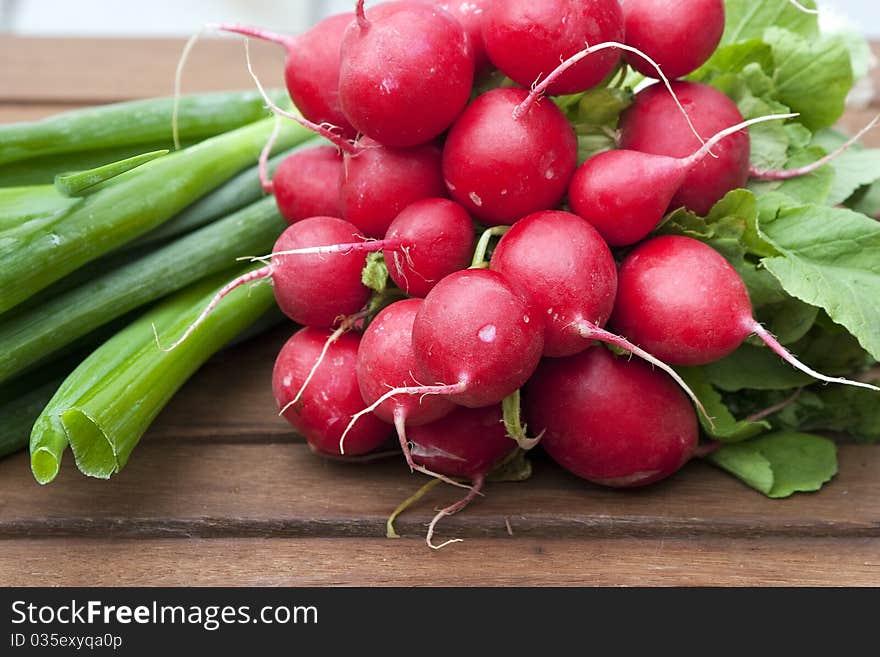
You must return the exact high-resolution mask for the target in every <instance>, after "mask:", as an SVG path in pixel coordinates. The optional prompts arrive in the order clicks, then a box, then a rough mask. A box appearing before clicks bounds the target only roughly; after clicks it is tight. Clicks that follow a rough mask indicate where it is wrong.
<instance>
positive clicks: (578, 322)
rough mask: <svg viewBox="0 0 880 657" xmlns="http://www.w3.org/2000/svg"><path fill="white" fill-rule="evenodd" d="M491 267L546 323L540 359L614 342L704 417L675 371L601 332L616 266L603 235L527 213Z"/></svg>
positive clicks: (581, 224)
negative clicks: (666, 379) (662, 375)
mask: <svg viewBox="0 0 880 657" xmlns="http://www.w3.org/2000/svg"><path fill="white" fill-rule="evenodd" d="M490 266H491V268H492V270H493V271H497V272H498V273H499V274H501V275H502V276H503V277H504V280H506V281H507V282H508V283H509V284H510V286H511V287H512V288H513V289H514V290H515V291H516V292H517V293H518V294H519V295H520V296H521V297H522V298H523V299H525V300H526V302H527V303H528V304H529V305H530V307H531V309H532V311H533V313H534V315H535V318H536V319H537V320H538V321H541V322H542V323H543V324H544V352H543V355H544V356H550V357H556V358H558V357H564V356H571V355H573V354H577V353H580V352H582V351H584V350H585V349H587V348H589V347H590V346H591V345H592V344H593V342H594V341H596V340H598V341H601V342H605V343H608V344H612V345H614V346H616V347H618V348H620V349H625V350H627V351H629V352H632V353H633V354H635V355H636V356H638V357H639V358H642V359H644V360H646V361H648V362H650V363H651V364H653V365H654V366H656V367H659V368H661V369H663V370H664V371H665V372H666V373H667V374H669V375H670V376H671V377H672V378H673V379H674V380H675V381H676V382H677V383H678V384H679V385H680V386H681V387H682V389H683V390H685V391H686V392H687V394H688V395H689V396H690V397H691V399H692V400H693V401H694V403H695V404H696V405H697V407H698V408H699V409H700V410H701V411H702V412H703V413H704V414H706V411H705V409H704V408H703V406H702V404H701V403H700V401H699V399H697V397H696V395H694V393H693V392H692V391H691V390H690V388H689V387H688V386H687V384H686V383H685V382H684V381H683V380H682V379H681V377H680V376H679V375H678V374H677V373H676V372H675V370H673V369H672V368H670V367H669V366H668V365H666V364H665V363H663V362H661V361H659V360H657V358H655V357H654V356H652V355H651V354H649V353H647V352H646V351H644V350H643V349H640V348H638V347H637V346H636V345H634V344H632V343H631V342H630V341H629V340H627V339H626V338H623V337H621V336H619V335H614V334H613V333H610V332H608V331H606V330H604V329H603V327H604V326H605V324H606V323H607V322H608V318H609V317H610V316H611V312H612V310H613V308H614V300H615V296H616V293H617V267H616V265H615V263H614V257H613V256H612V255H611V251H610V250H609V249H608V246H607V245H606V244H605V242H604V241H603V240H602V237H601V236H600V235H599V233H598V232H596V230H595V229H594V228H593V227H592V226H590V224H588V223H587V222H586V221H584V220H583V219H581V218H580V217H578V216H576V215H573V214H569V213H568V212H552V211H548V212H538V213H535V214H533V215H529V216H528V217H526V218H524V219H522V220H521V221H519V222H517V224H516V225H515V226H514V227H513V228H511V229H510V231H509V232H508V233H507V234H506V235H504V237H502V238H501V241H500V242H499V243H498V246H497V247H496V248H495V252H494V253H493V255H492V261H491V265H490ZM706 415H707V417H708V414H706ZM709 421H710V422H711V419H710V420H709Z"/></svg>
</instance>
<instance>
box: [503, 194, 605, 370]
mask: <svg viewBox="0 0 880 657" xmlns="http://www.w3.org/2000/svg"><path fill="white" fill-rule="evenodd" d="M491 269H492V270H493V271H497V272H498V273H499V274H501V275H502V276H503V277H504V280H506V281H507V282H508V283H509V284H510V286H511V287H512V288H513V289H514V290H516V292H517V293H518V294H520V295H521V296H522V297H523V298H524V299H526V301H527V302H528V303H529V304H530V306H531V308H532V312H533V313H534V315H535V318H536V319H537V320H540V321H541V322H543V324H544V352H543V355H544V356H552V357H561V356H571V355H572V354H576V353H578V352H581V351H583V350H584V349H586V348H587V347H589V346H590V344H591V343H592V342H591V341H590V340H585V339H584V338H582V337H581V336H580V335H579V334H578V329H577V323H578V322H582V321H587V322H592V323H595V324H598V325H599V326H600V327H602V326H605V323H606V322H607V321H608V318H609V317H610V316H611V311H612V309H613V308H614V298H615V294H616V292H617V265H616V264H615V262H614V257H613V256H612V255H611V250H610V249H609V248H608V245H607V244H605V242H604V241H603V240H602V237H601V236H600V235H599V233H597V232H596V230H595V229H594V228H593V227H592V226H590V224H588V223H587V222H586V221H584V220H583V219H581V218H580V217H578V216H576V215H573V214H570V213H568V212H558V211H546V212H538V213H535V214H533V215H529V216H528V217H526V218H524V219H522V220H521V221H519V222H517V223H516V224H515V225H514V226H513V228H511V229H510V231H509V232H508V233H507V234H506V235H505V236H504V237H503V238H501V241H500V242H499V243H498V246H497V247H496V248H495V252H494V253H493V254H492V262H491Z"/></svg>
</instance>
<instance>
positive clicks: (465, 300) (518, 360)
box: [413, 269, 544, 408]
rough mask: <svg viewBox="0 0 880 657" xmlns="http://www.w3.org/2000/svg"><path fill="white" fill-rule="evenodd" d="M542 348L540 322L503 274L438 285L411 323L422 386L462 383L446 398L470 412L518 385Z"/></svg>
mask: <svg viewBox="0 0 880 657" xmlns="http://www.w3.org/2000/svg"><path fill="white" fill-rule="evenodd" d="M543 348H544V331H543V326H542V323H541V322H540V321H538V319H537V317H535V316H534V313H533V312H532V311H531V309H530V308H529V307H528V305H527V304H526V303H525V302H524V301H523V300H522V299H521V298H520V297H519V296H518V295H517V294H516V292H514V291H513V289H512V288H511V287H510V285H509V284H508V283H507V282H506V281H505V280H504V278H503V277H502V276H501V274H498V273H497V272H493V271H488V270H486V269H468V270H465V271H460V272H456V273H454V274H451V275H449V276H447V277H446V278H444V279H443V280H442V281H440V282H439V283H438V284H437V285H436V287H434V289H433V290H431V292H430V294H428V296H427V297H426V298H425V302H424V304H423V305H422V308H421V309H420V310H419V312H418V314H417V315H416V320H415V323H414V325H413V349H414V350H415V352H416V361H417V362H418V363H419V365H420V367H421V368H422V369H423V370H424V371H425V372H426V373H428V374H429V375H430V379H429V380H428V381H427V382H426V383H429V384H441V383H442V384H446V385H453V384H456V383H464V384H465V386H466V390H465V391H464V392H461V393H457V394H454V395H451V396H450V399H452V401H454V402H455V403H456V404H460V405H461V406H467V407H469V408H480V407H483V406H491V405H493V404H498V403H500V402H501V401H502V400H504V398H505V397H507V396H508V395H510V394H512V393H513V392H515V391H516V390H518V389H519V388H520V387H522V385H523V384H524V383H525V382H526V381H527V380H528V378H529V376H531V374H532V372H534V371H535V367H537V365H538V361H539V360H540V358H541V351H542V350H543Z"/></svg>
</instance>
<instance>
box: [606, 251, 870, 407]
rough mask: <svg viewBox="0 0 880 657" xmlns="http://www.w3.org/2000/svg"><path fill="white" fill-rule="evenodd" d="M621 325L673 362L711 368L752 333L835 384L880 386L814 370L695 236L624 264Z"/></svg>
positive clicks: (617, 310) (617, 318)
mask: <svg viewBox="0 0 880 657" xmlns="http://www.w3.org/2000/svg"><path fill="white" fill-rule="evenodd" d="M612 323H613V325H614V326H615V328H616V329H617V330H619V331H620V332H621V333H624V334H625V335H627V336H629V338H630V339H631V340H632V341H633V342H634V343H636V344H638V345H640V346H641V347H643V348H645V349H647V350H649V351H650V352H651V353H653V354H655V355H656V356H657V357H658V358H661V359H663V360H664V361H666V362H668V363H671V364H673V365H706V364H708V363H712V362H715V361H717V360H720V359H721V358H724V357H725V356H728V355H730V354H731V353H733V352H734V351H736V349H738V348H739V346H740V345H741V344H742V343H743V342H744V341H745V339H746V338H747V337H749V335H751V334H755V335H757V336H758V337H759V338H761V339H762V340H763V341H764V342H765V343H766V344H767V346H769V347H770V348H771V349H772V350H773V351H774V352H775V353H777V354H778V355H779V356H780V357H782V358H783V359H785V360H786V361H787V362H788V363H790V364H791V365H792V366H794V367H796V368H797V369H799V370H801V371H803V372H805V373H806V374H809V375H810V376H812V377H813V378H815V379H818V380H820V381H826V382H829V383H844V384H848V385H854V386H859V387H863V388H869V389H871V390H878V391H880V388H877V387H875V386H872V385H869V384H867V383H860V382H856V381H849V380H847V379H840V378H833V377H827V376H825V375H823V374H820V373H818V372H816V371H815V370H813V369H811V368H809V367H807V366H806V365H804V364H803V363H801V362H800V361H798V360H797V359H796V358H795V357H794V356H792V355H791V354H790V353H789V352H788V350H787V349H785V347H783V346H782V345H781V344H779V342H778V341H777V340H776V338H774V337H773V336H772V335H771V334H770V333H769V332H768V331H767V329H765V328H764V327H763V326H761V324H759V323H758V322H757V321H756V320H755V319H754V318H753V317H752V306H751V302H750V301H749V293H748V290H747V289H746V286H745V283H743V280H742V278H740V276H739V274H738V273H737V272H736V270H735V269H734V268H733V267H732V266H731V265H730V264H729V263H728V262H727V260H725V259H724V258H723V257H722V256H721V254H719V253H718V252H717V251H715V250H714V249H713V248H712V247H710V246H708V245H706V244H704V243H703V242H700V241H698V240H695V239H692V238H689V237H680V236H663V237H655V238H653V239H651V240H649V241H647V242H644V243H642V244H640V245H639V246H638V247H636V248H635V249H634V250H633V251H632V252H631V253H630V254H629V255H628V256H627V258H626V259H625V260H624V261H623V264H622V265H621V267H620V274H619V284H618V292H617V302H616V304H615V307H614V314H613V315H612Z"/></svg>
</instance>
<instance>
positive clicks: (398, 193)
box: [247, 54, 446, 238]
mask: <svg viewBox="0 0 880 657" xmlns="http://www.w3.org/2000/svg"><path fill="white" fill-rule="evenodd" d="M247 65H248V70H249V71H250V74H251V77H252V78H253V80H254V83H255V84H256V85H257V89H259V91H260V93H261V94H262V96H263V100H265V102H266V105H268V107H269V108H270V109H271V110H272V111H273V112H274V113H275V115H276V117H278V116H283V117H286V118H289V119H291V120H293V121H296V122H297V123H299V124H300V125H302V126H304V127H305V128H307V129H309V130H311V131H312V132H314V133H315V134H319V135H321V136H322V137H324V138H326V139H327V140H329V141H330V143H332V144H334V145H335V146H336V147H337V148H338V149H339V150H340V151H342V153H343V166H342V176H341V177H340V181H339V196H340V202H341V203H342V216H343V217H344V218H345V219H346V220H348V221H350V222H351V223H353V224H354V225H355V226H357V227H358V228H359V229H360V230H361V231H362V233H363V234H364V235H365V236H366V237H377V238H381V237H383V236H384V235H385V232H386V231H387V230H388V226H389V224H390V223H391V221H392V219H394V217H396V216H397V214H398V213H399V212H400V211H401V210H403V209H404V208H405V207H407V206H408V205H410V204H411V203H414V202H415V201H420V200H422V199H424V198H431V197H438V196H445V193H446V188H445V185H444V182H443V173H442V171H441V155H440V149H439V148H438V147H436V146H435V145H433V144H424V145H422V146H417V147H415V148H388V147H385V146H382V145H381V144H379V143H377V142H375V141H373V140H372V139H369V138H364V139H362V140H360V141H359V142H358V143H352V142H351V141H349V140H347V139H345V138H344V137H342V136H340V135H339V134H338V133H337V132H334V130H333V127H332V126H328V125H326V124H322V125H318V124H316V123H313V122H311V121H308V120H306V119H304V118H302V117H301V116H297V115H296V114H292V113H291V112H287V111H285V110H283V109H281V108H280V107H278V105H276V104H275V103H274V102H273V101H272V99H271V98H269V96H268V94H267V93H266V90H265V89H264V88H263V85H262V84H261V83H260V80H259V78H258V77H257V75H256V73H254V70H253V67H252V66H251V61H250V54H248V56H247ZM274 134H275V133H273V137H272V138H270V139H269V143H267V144H266V147H265V148H264V149H263V153H262V154H261V156H260V170H261V180H265V177H266V176H265V169H266V162H267V160H268V157H269V151H270V150H271V147H272V143H273V141H274ZM264 187H266V183H265V182H264Z"/></svg>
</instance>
